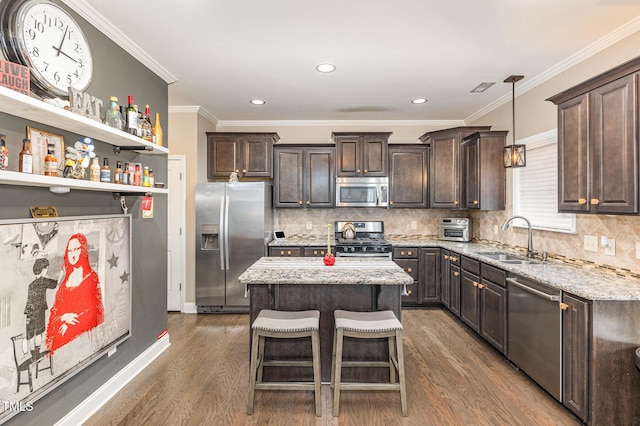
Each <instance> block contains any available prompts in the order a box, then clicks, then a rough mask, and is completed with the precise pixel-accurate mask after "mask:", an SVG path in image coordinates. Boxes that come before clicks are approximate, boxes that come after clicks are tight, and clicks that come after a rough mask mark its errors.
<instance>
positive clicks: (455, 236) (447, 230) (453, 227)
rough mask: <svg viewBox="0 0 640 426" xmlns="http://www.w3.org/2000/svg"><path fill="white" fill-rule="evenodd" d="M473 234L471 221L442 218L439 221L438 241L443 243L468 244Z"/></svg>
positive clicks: (461, 218) (464, 218)
mask: <svg viewBox="0 0 640 426" xmlns="http://www.w3.org/2000/svg"><path fill="white" fill-rule="evenodd" d="M472 234H473V227H472V226H471V219H469V218H466V217H443V218H441V219H440V239H441V240H444V241H462V242H465V243H466V242H469V241H471V237H472Z"/></svg>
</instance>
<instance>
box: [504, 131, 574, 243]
mask: <svg viewBox="0 0 640 426" xmlns="http://www.w3.org/2000/svg"><path fill="white" fill-rule="evenodd" d="M518 143H522V144H525V145H526V146H527V165H526V167H521V168H516V169H513V214H514V215H519V216H524V217H526V218H527V219H529V221H531V226H532V227H533V228H535V229H540V230H545V231H553V232H566V233H575V232H576V215H575V214H568V213H558V148H557V144H558V132H557V130H555V129H554V130H550V131H547V132H543V133H540V134H537V135H534V136H531V137H529V138H526V139H523V140H520V141H518ZM513 224H514V226H525V223H524V221H514V223H513Z"/></svg>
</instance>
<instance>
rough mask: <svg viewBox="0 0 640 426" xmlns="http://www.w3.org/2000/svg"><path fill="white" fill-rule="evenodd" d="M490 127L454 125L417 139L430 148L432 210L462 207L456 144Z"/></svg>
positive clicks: (430, 201)
mask: <svg viewBox="0 0 640 426" xmlns="http://www.w3.org/2000/svg"><path fill="white" fill-rule="evenodd" d="M490 129H491V126H478V127H456V128H452V129H445V130H438V131H435V132H428V133H425V134H424V135H422V136H420V140H421V141H422V142H423V143H425V144H428V145H429V146H430V147H431V154H430V159H429V206H430V207H431V208H432V209H449V210H456V209H460V208H464V200H463V196H464V193H463V190H462V185H463V182H462V164H461V161H460V158H461V157H460V144H461V143H462V139H463V138H465V137H467V136H469V135H470V134H472V133H475V132H485V131H488V130H490ZM501 158H502V157H500V159H501Z"/></svg>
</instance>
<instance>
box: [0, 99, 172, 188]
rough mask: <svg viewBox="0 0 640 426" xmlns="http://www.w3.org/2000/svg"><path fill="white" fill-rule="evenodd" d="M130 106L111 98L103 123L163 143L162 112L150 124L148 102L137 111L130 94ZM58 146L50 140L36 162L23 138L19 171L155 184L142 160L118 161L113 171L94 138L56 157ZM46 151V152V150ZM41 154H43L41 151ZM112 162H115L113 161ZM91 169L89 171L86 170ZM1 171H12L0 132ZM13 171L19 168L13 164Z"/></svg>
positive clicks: (98, 180) (69, 148)
mask: <svg viewBox="0 0 640 426" xmlns="http://www.w3.org/2000/svg"><path fill="white" fill-rule="evenodd" d="M127 98H128V99H127V106H126V107H124V108H123V107H122V106H120V105H118V98H117V97H115V96H111V97H110V103H109V107H108V109H107V110H106V111H105V116H104V120H103V122H104V124H106V125H108V126H110V127H113V128H116V129H119V130H122V131H125V132H127V133H130V134H132V135H134V136H138V137H140V138H142V139H143V140H145V141H148V142H151V143H155V144H157V145H159V146H163V131H162V127H161V125H160V114H159V113H155V121H154V123H153V124H151V115H150V110H149V105H145V108H144V113H143V112H140V111H139V110H138V106H137V105H135V104H134V103H133V96H128V97H127ZM55 148H56V146H55V144H53V143H47V149H46V156H45V157H44V159H42V158H41V157H40V159H39V160H36V162H35V163H34V158H35V157H34V155H33V152H32V146H31V140H30V139H28V138H24V139H23V140H22V150H21V151H20V153H19V155H18V157H17V160H18V167H17V170H18V172H21V173H34V170H40V171H43V173H42V172H40V173H41V174H44V175H45V176H54V177H55V176H58V177H65V178H74V179H85V178H86V177H87V176H88V179H89V180H90V181H95V182H103V183H116V184H122V185H131V186H143V187H153V186H154V185H155V179H154V173H153V170H152V169H151V168H149V167H148V166H143V165H142V164H141V163H134V162H125V163H124V165H123V163H122V162H121V161H120V160H117V161H116V164H115V168H114V169H113V170H112V169H111V167H110V165H109V158H108V157H103V158H102V165H101V164H100V161H99V159H98V156H97V155H96V154H95V153H94V146H93V140H92V139H91V138H88V137H82V138H80V139H79V140H78V141H76V142H75V144H73V145H72V146H67V147H66V148H65V151H64V152H63V153H62V155H63V156H64V158H57V156H56V149H55ZM43 154H44V152H43ZM41 155H42V154H41ZM112 164H113V163H112ZM85 169H88V170H85ZM0 170H10V168H9V150H8V149H7V146H6V136H5V135H4V134H0ZM13 170H16V167H15V166H14V168H13Z"/></svg>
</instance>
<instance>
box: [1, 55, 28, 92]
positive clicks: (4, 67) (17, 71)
mask: <svg viewBox="0 0 640 426" xmlns="http://www.w3.org/2000/svg"><path fill="white" fill-rule="evenodd" d="M30 79H31V75H30V74H29V68H27V67H25V66H22V65H20V64H16V63H14V62H9V61H5V60H2V59H0V86H4V87H7V88H9V89H11V90H15V91H16V92H20V93H22V94H24V95H27V96H29V94H30V86H29V83H30Z"/></svg>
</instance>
